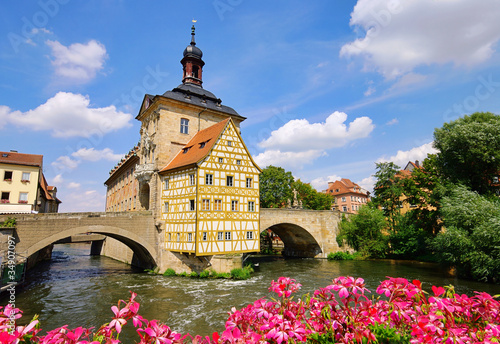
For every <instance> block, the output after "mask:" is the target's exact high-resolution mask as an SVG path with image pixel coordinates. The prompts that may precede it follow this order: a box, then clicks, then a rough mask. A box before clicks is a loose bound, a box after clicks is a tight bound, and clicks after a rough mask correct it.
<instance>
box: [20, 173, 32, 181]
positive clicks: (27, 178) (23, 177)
mask: <svg viewBox="0 0 500 344" xmlns="http://www.w3.org/2000/svg"><path fill="white" fill-rule="evenodd" d="M30 177H31V172H23V174H22V177H21V181H23V182H29V181H30Z"/></svg>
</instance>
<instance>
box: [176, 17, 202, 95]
mask: <svg viewBox="0 0 500 344" xmlns="http://www.w3.org/2000/svg"><path fill="white" fill-rule="evenodd" d="M194 23H196V20H194V19H193V26H192V27H191V43H190V44H189V45H188V46H187V47H186V49H184V53H183V56H184V57H183V58H182V60H181V64H182V71H183V73H182V74H183V75H182V83H183V84H191V85H197V86H201V84H202V83H203V81H202V78H201V73H202V68H203V66H204V65H205V62H203V60H202V59H201V58H202V56H203V53H202V51H201V49H200V48H198V47H197V46H196V41H195V38H194V36H195V27H194Z"/></svg>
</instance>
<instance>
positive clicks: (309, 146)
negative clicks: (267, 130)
mask: <svg viewBox="0 0 500 344" xmlns="http://www.w3.org/2000/svg"><path fill="white" fill-rule="evenodd" d="M346 120H347V114H345V113H344V112H339V111H335V112H334V113H332V114H331V115H330V116H328V118H327V119H326V121H325V122H324V123H309V121H308V120H306V119H296V120H291V121H289V122H288V123H286V124H285V125H284V126H282V127H281V128H279V129H278V130H274V131H273V132H272V133H271V136H270V137H269V138H268V139H266V140H264V141H262V142H260V143H259V146H261V147H263V148H272V149H275V150H279V151H282V152H290V151H291V152H304V151H318V150H326V149H330V148H336V147H342V146H344V145H346V144H347V143H349V142H350V141H353V140H356V139H360V138H364V137H367V136H368V135H369V134H370V133H371V132H372V131H373V129H374V128H375V126H374V125H373V123H372V120H371V119H370V118H368V117H358V118H356V119H355V120H354V121H352V122H350V123H349V125H346V124H345V123H344V122H345V121H346Z"/></svg>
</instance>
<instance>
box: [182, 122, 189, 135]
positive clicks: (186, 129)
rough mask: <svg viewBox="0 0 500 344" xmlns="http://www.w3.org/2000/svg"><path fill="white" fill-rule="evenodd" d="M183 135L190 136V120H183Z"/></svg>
mask: <svg viewBox="0 0 500 344" xmlns="http://www.w3.org/2000/svg"><path fill="white" fill-rule="evenodd" d="M181 134H189V120H188V119H186V118H181Z"/></svg>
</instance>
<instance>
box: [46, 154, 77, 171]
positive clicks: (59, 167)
mask: <svg viewBox="0 0 500 344" xmlns="http://www.w3.org/2000/svg"><path fill="white" fill-rule="evenodd" d="M79 163H80V162H79V161H77V160H73V159H71V158H70V157H69V156H67V155H63V156H60V157H59V158H57V160H56V161H53V162H52V164H51V165H52V166H54V168H55V169H56V171H68V170H74V169H75V168H77V167H78V164H79Z"/></svg>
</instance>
